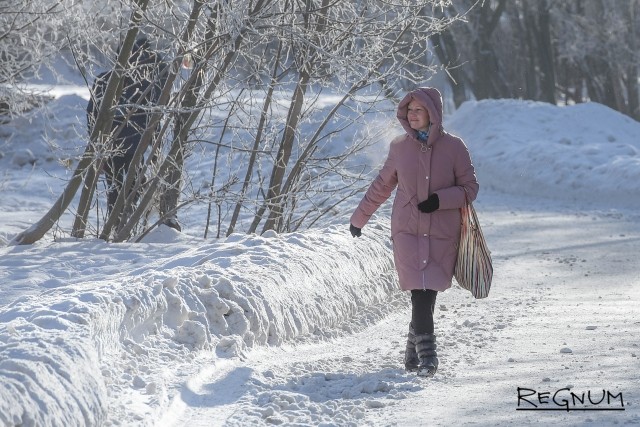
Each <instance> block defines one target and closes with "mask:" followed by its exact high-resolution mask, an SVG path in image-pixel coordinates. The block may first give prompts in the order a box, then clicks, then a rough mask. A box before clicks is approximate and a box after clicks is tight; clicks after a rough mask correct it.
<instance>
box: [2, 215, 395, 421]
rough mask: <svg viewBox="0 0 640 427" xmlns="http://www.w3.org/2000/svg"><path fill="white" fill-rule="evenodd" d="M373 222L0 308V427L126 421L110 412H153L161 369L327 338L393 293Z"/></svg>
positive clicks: (162, 393) (260, 242) (249, 241)
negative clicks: (138, 403) (130, 402)
mask: <svg viewBox="0 0 640 427" xmlns="http://www.w3.org/2000/svg"><path fill="white" fill-rule="evenodd" d="M372 225H373V226H369V227H368V228H367V233H366V234H365V235H364V236H363V237H362V238H361V239H353V238H352V237H351V236H349V235H348V233H346V232H345V230H343V229H337V228H333V229H326V230H319V231H315V232H307V233H293V234H288V235H283V236H279V235H276V234H267V235H263V236H262V237H260V236H246V235H231V236H229V237H228V238H227V239H226V240H225V241H220V242H215V243H209V244H202V245H200V246H198V247H195V248H186V247H185V248H183V256H182V257H181V258H173V259H172V261H171V262H169V263H168V264H167V265H164V266H157V267H156V268H155V270H151V272H150V273H149V274H147V275H141V276H139V277H135V276H131V277H130V278H129V279H127V280H124V281H112V282H108V281H105V282H101V283H86V284H84V285H83V286H77V285H75V286H59V287H56V288H55V289H53V290H51V291H49V292H45V293H44V294H42V295H40V296H37V297H33V298H20V299H18V300H16V301H15V302H13V303H12V304H10V305H9V306H7V307H5V308H4V309H2V311H0V324H1V326H0V383H2V384H3V387H2V388H0V424H2V425H24V426H30V425H37V426H48V425H96V424H99V423H100V422H102V421H103V420H104V418H105V416H106V411H110V412H118V411H122V413H123V416H125V417H126V416H131V408H128V409H125V408H124V407H122V408H113V407H109V405H110V404H113V402H114V400H110V398H113V397H114V395H117V394H119V393H136V392H137V393H138V396H137V399H141V398H148V397H149V396H151V397H153V399H155V401H156V402H157V404H156V405H150V407H155V408H156V410H160V408H161V407H162V406H163V404H166V401H167V399H168V397H167V388H166V384H165V382H164V378H165V377H166V372H165V370H166V369H167V366H171V369H172V370H179V369H181V366H184V364H185V363H187V364H188V363H189V362H190V361H193V360H194V358H196V357H198V354H199V353H203V352H209V353H213V354H217V356H218V357H231V356H241V355H242V352H243V350H244V349H246V348H248V347H252V346H254V345H257V344H260V345H279V344H281V343H282V342H284V341H286V340H290V339H292V338H295V337H299V336H301V335H305V334H312V335H316V336H323V335H324V334H325V331H330V330H332V328H333V330H334V332H333V333H335V328H336V327H338V326H339V325H341V324H342V323H343V322H344V321H345V320H348V319H349V318H350V317H351V316H354V315H356V314H357V312H358V311H359V310H360V309H361V308H363V307H371V306H375V305H380V304H383V303H384V301H386V300H388V299H389V295H390V293H391V292H393V291H394V290H396V283H395V279H394V275H393V269H392V264H391V260H390V257H389V256H388V255H389V247H388V246H389V244H390V243H388V241H389V239H388V238H387V236H388V229H387V228H386V226H384V225H382V224H380V223H376V224H372ZM171 231H173V230H171ZM163 233H164V234H163ZM167 236H168V237H167ZM171 238H175V239H179V237H177V236H173V235H171V232H170V231H167V229H166V228H164V227H163V228H161V229H159V230H158V231H157V232H156V233H152V234H151V235H150V236H148V239H149V241H154V242H158V241H159V242H165V243H154V244H155V245H158V244H159V245H162V244H180V242H179V241H177V240H176V241H173V242H171V241H170V240H169V239H171ZM147 244H149V243H147ZM132 246H135V245H132ZM138 246H139V245H138ZM382 311H384V310H382ZM347 328H348V327H347ZM119 354H120V357H117V356H118V355H119ZM114 361H116V362H115V363H114ZM110 395H111V396H110ZM141 396H142V397H141ZM131 398H132V399H135V398H136V397H135V396H134V397H131ZM125 400H126V399H125ZM117 401H118V402H122V401H123V399H122V398H120V397H119V398H118V400H117ZM146 410H148V407H147V409H146ZM134 413H135V412H134ZM148 415H152V416H151V417H149V418H147V421H150V420H152V419H154V418H155V417H157V414H138V416H139V417H140V418H139V419H138V421H140V420H141V419H142V418H146V417H147V416H148ZM131 421H135V420H131Z"/></svg>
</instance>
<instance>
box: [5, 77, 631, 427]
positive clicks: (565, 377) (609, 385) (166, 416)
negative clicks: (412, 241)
mask: <svg viewBox="0 0 640 427" xmlns="http://www.w3.org/2000/svg"><path fill="white" fill-rule="evenodd" d="M57 89H60V88H57ZM65 90H66V93H67V94H63V93H62V91H60V90H58V91H57V92H56V91H53V92H52V93H54V94H57V95H58V96H57V98H56V99H55V100H54V101H52V104H51V105H50V106H49V107H50V109H49V110H47V111H48V112H42V113H41V112H35V113H34V114H33V115H32V116H30V117H29V118H25V119H20V120H14V121H11V122H9V123H5V124H3V125H0V138H2V139H1V140H0V283H1V286H0V425H3V426H17V425H20V426H91V425H106V426H131V425H139V426H246V425H295V426H307V425H308V426H394V425H397V426H417V425H426V426H445V425H446V426H449V425H476V426H485V425H486V426H501V425H502V426H507V425H559V426H560V425H561V426H566V425H571V426H581V425H585V426H614V425H615V426H617V425H633V424H640V359H639V357H638V356H639V355H640V348H639V347H638V344H639V340H638V336H640V315H639V314H638V313H639V311H638V306H639V305H640V273H639V272H640V257H639V255H638V254H639V253H640V224H639V219H640V215H639V214H638V213H637V209H638V207H640V184H639V183H640V155H639V152H640V138H638V135H640V123H638V122H635V121H633V120H631V119H629V118H626V117H624V116H622V115H620V114H618V113H616V112H615V111H612V110H610V109H608V108H606V107H604V106H602V105H598V104H581V105H576V106H565V107H557V106H552V105H548V104H543V103H533V102H525V101H517V100H493V101H482V102H468V103H466V104H464V105H463V106H462V107H461V108H460V109H459V110H457V111H455V112H453V114H451V115H450V116H447V118H446V121H445V128H446V129H448V130H449V131H451V132H452V133H455V134H458V135H460V136H462V137H463V138H464V140H465V141H466V143H467V145H468V147H469V149H470V151H471V154H472V157H473V159H474V163H475V165H476V167H477V172H478V176H479V180H480V185H481V190H480V193H479V197H478V200H477V201H476V203H475V205H476V208H477V210H478V214H479V216H480V220H481V222H482V225H483V229H484V233H485V235H486V237H487V240H488V242H489V245H490V248H491V249H492V255H493V259H494V270H495V275H494V282H493V286H492V290H491V293H490V296H489V298H487V299H485V300H474V299H473V298H472V297H471V295H470V294H468V292H467V291H464V290H462V289H460V288H459V287H457V286H456V285H454V286H453V287H452V288H451V289H449V290H447V291H445V292H443V293H441V294H439V296H438V301H437V306H436V333H437V334H438V340H439V345H440V347H439V356H440V370H439V371H438V374H437V375H436V376H435V377H434V378H433V379H423V378H418V377H416V376H415V374H409V373H406V372H404V370H403V369H402V353H403V350H404V341H405V334H406V330H407V325H408V321H409V300H408V295H407V294H405V293H402V292H401V291H399V290H398V289H397V283H396V277H395V272H394V270H393V263H392V257H391V248H390V242H389V226H388V222H389V213H390V212H389V209H390V203H387V204H385V205H384V206H383V208H381V209H380V211H379V212H378V213H377V215H376V217H375V219H374V220H373V221H372V223H370V224H369V225H367V227H365V228H364V229H363V237H362V238H360V239H353V238H352V237H351V236H350V234H349V232H348V216H347V215H345V216H344V217H341V218H336V219H335V221H334V223H333V224H332V225H328V226H322V227H319V228H316V229H312V230H305V231H301V232H296V233H290V234H281V235H278V234H275V233H267V234H264V235H262V236H258V235H244V234H232V235H231V236H230V237H228V238H225V239H218V240H216V239H206V240H204V239H202V238H201V237H199V236H200V235H201V231H202V225H201V224H200V222H202V221H201V217H196V216H195V214H193V216H192V217H189V216H188V215H186V216H185V217H181V220H182V221H184V224H185V227H184V228H183V233H177V232H175V230H172V229H168V228H164V227H161V228H159V229H157V230H155V231H154V232H152V233H151V234H149V235H148V236H147V237H146V238H145V240H144V241H143V242H142V243H138V244H134V243H121V244H107V243H105V242H103V241H101V240H96V239H92V238H86V239H83V240H75V239H71V238H69V237H68V236H67V234H66V231H65V230H68V228H69V225H70V221H71V219H72V217H71V215H66V216H65V217H63V219H62V221H61V224H60V227H59V228H55V229H53V230H52V231H51V233H49V234H48V235H47V236H46V237H45V238H44V239H43V240H42V241H40V242H37V243H36V244H33V245H29V246H14V245H10V244H9V242H10V241H11V239H12V237H13V236H15V235H16V234H17V233H19V232H20V231H23V230H24V229H26V228H28V227H29V226H30V225H31V224H33V223H34V222H36V221H37V220H39V219H40V218H41V216H42V215H43V214H44V213H45V212H46V211H47V210H48V208H49V207H50V206H51V204H52V203H53V201H54V200H55V199H56V198H57V197H58V195H59V194H60V192H61V190H62V188H64V185H65V181H64V178H65V176H68V172H67V169H65V168H64V164H63V163H64V162H60V160H61V159H62V160H64V158H65V153H68V152H70V151H72V150H73V149H74V148H78V146H80V147H81V144H82V143H83V142H82V141H83V140H82V138H83V136H82V132H83V127H82V126H83V116H82V114H83V112H82V110H83V108H84V103H85V100H84V99H83V98H82V96H78V95H77V94H78V93H79V94H81V95H82V93H83V92H82V91H81V90H80V89H79V88H75V89H74V88H65ZM51 111H55V112H56V114H52V113H51ZM389 120H390V122H392V120H393V114H390V116H389ZM45 133H46V134H47V135H48V137H49V139H53V140H55V141H57V143H58V144H59V146H58V147H55V148H51V147H50V146H47V145H45V144H44V143H43V142H42V141H43V135H44V134H45ZM388 142H389V141H387V140H384V141H380V145H379V146H378V147H374V150H373V151H372V153H371V157H372V158H376V152H384V151H385V150H386V148H385V144H388ZM378 160H380V159H379V156H378ZM372 178H373V176H372ZM356 199H357V198H356ZM358 201H359V200H353V201H350V203H352V204H353V205H354V206H355V204H356V203H357V202H358ZM189 212H191V211H189ZM583 395H584V398H583ZM581 398H583V402H580V399H581ZM576 399H577V400H576Z"/></svg>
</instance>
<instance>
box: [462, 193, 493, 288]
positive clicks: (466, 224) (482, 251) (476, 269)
mask: <svg viewBox="0 0 640 427" xmlns="http://www.w3.org/2000/svg"><path fill="white" fill-rule="evenodd" d="M460 213H461V216H462V228H461V231H460V245H459V246H458V259H457V261H456V268H455V271H454V277H455V278H456V281H457V282H458V284H459V285H460V286H461V287H463V288H465V289H467V290H468V291H470V292H471V294H472V295H473V296H474V297H475V298H486V297H487V296H489V288H490V287H491V279H492V278H493V265H492V262H491V252H490V251H489V248H488V247H487V242H486V241H485V240H484V235H483V234H482V229H481V228H480V222H478V215H476V210H475V209H474V207H473V204H471V203H470V202H468V203H466V204H465V206H464V207H463V208H462V209H461V210H460Z"/></svg>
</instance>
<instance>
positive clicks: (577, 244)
mask: <svg viewBox="0 0 640 427" xmlns="http://www.w3.org/2000/svg"><path fill="white" fill-rule="evenodd" d="M481 203H482V204H481V205H479V207H481V209H482V211H481V212H482V213H481V215H482V216H481V221H483V224H484V228H485V234H486V235H487V237H488V239H489V241H490V242H491V246H492V250H493V255H494V262H495V277H494V288H493V289H492V293H491V296H490V298H489V299H487V300H482V301H474V300H473V299H471V297H470V296H469V295H467V293H466V291H463V290H461V289H459V288H452V289H451V290H449V291H447V292H445V293H442V294H440V295H439V299H438V303H437V309H436V318H437V323H436V332H437V333H438V334H439V340H440V360H441V367H440V370H439V372H438V375H437V376H436V377H435V378H434V379H431V380H425V379H420V378H417V377H415V376H414V375H412V374H407V373H405V372H404V371H403V370H402V369H401V361H402V350H403V348H404V334H405V332H406V324H407V321H408V318H409V310H408V300H407V299H406V298H407V297H406V295H402V294H399V295H398V297H397V298H396V299H395V300H394V301H392V302H391V305H392V309H391V311H390V314H389V315H387V316H385V317H384V318H383V319H382V320H381V321H379V322H376V323H375V324H371V325H369V326H366V327H365V328H364V329H361V330H357V331H356V332H355V333H353V334H350V333H342V334H340V333H337V334H338V336H337V337H336V338H334V339H331V340H328V341H324V342H316V343H309V342H301V343H295V344H287V345H283V346H279V347H277V348H264V347H262V348H257V349H254V350H252V351H251V352H249V353H248V354H246V357H245V358H244V360H242V361H238V360H236V361H234V362H229V361H221V360H219V359H218V360H217V362H214V363H213V364H212V365H211V366H210V367H209V368H207V369H206V370H204V371H201V372H199V373H198V374H197V375H195V376H193V377H192V378H191V379H190V380H189V381H187V382H185V384H184V386H183V388H182V390H181V391H180V393H179V394H178V395H177V396H176V397H175V398H174V399H173V401H172V405H171V406H170V407H169V409H168V410H167V411H166V412H165V415H164V417H163V418H162V419H161V421H160V423H159V425H162V426H184V425H190V426H210V425H228V426H241V425H271V424H276V425H277V424H284V425H376V426H378V425H399V426H405V425H420V424H422V425H451V422H452V420H456V421H455V424H456V425H505V426H506V425H513V424H514V423H516V424H519V425H583V424H584V425H599V426H600V425H621V424H622V425H624V424H636V423H640V400H639V399H640V369H639V368H640V359H639V358H638V356H639V355H640V348H639V347H638V340H637V337H638V336H640V316H639V315H638V314H637V313H638V312H637V309H636V307H637V306H638V304H639V303H640V280H639V274H638V272H639V271H640V257H638V255H637V254H638V253H640V226H638V225H637V222H635V221H634V220H636V219H637V217H636V216H635V215H634V214H631V213H630V214H627V215H623V214H621V213H619V212H605V211H599V212H597V211H593V212H588V211H583V210H579V209H577V208H576V207H572V206H564V207H562V204H561V203H559V202H554V203H552V202H546V205H545V202H544V201H542V202H541V201H540V200H537V201H535V203H534V201H532V200H526V199H517V198H514V197H506V196H504V195H497V194H487V193H485V194H484V197H483V198H482V202H481ZM541 204H542V206H540V205H541ZM536 205H538V206H537V207H535V208H533V209H534V210H529V209H530V208H531V207H532V206H536ZM365 231H366V229H365ZM374 309H375V308H374ZM361 317H362V318H363V319H366V318H367V316H366V314H364V315H363V316H361ZM350 321H351V322H353V323H354V324H356V325H357V324H358V323H359V322H358V321H357V320H353V319H351V320H350ZM362 323H366V322H362ZM356 329H358V328H357V327H356ZM215 363H218V365H216V364H215ZM518 387H521V388H522V391H521V392H520V393H521V396H522V397H523V398H522V399H520V400H519V399H518ZM567 388H568V389H570V391H569V390H563V389H567ZM533 390H535V392H536V393H542V394H541V395H540V396H541V397H539V395H538V394H535V395H532V396H530V394H531V393H533ZM603 390H604V392H603ZM556 392H558V394H557V395H556V401H557V402H559V404H560V406H559V405H558V404H555V403H554V400H553V397H554V395H555V393H556ZM570 392H573V393H574V394H575V395H577V396H582V394H583V393H584V394H585V395H586V396H588V393H589V392H591V396H592V402H598V401H599V400H600V399H601V397H602V395H603V393H605V395H608V396H609V397H610V399H609V400H610V403H609V404H607V400H605V402H603V403H601V404H600V405H593V404H591V405H590V404H589V402H588V400H587V405H586V406H589V407H591V408H598V409H602V408H605V407H606V408H608V409H616V410H607V411H581V410H572V411H570V412H567V411H564V410H561V411H559V410H552V411H544V412H543V411H537V412H531V411H522V410H518V408H521V409H524V408H527V409H531V408H533V405H532V404H531V403H529V402H533V403H535V404H536V405H537V406H538V407H539V408H547V409H549V408H552V407H553V408H554V409H563V408H564V407H563V406H561V405H562V403H563V399H568V400H570V401H571V400H572V399H571V397H570V396H571V395H570V394H569V393H570ZM545 393H549V394H545ZM620 393H622V395H621V397H620V395H619V394H620ZM620 398H622V401H623V402H624V411H621V410H617V409H621V403H620ZM540 401H542V402H543V403H542V404H541V403H540ZM571 403H573V402H571ZM578 403H579V402H578ZM518 404H520V405H518ZM576 406H577V407H584V406H585V405H579V404H578V405H576Z"/></svg>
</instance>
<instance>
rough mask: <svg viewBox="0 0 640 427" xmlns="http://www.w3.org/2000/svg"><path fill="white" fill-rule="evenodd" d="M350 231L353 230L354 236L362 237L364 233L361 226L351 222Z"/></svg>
mask: <svg viewBox="0 0 640 427" xmlns="http://www.w3.org/2000/svg"><path fill="white" fill-rule="evenodd" d="M349 231H350V232H351V235H352V236H353V237H360V236H361V235H362V229H361V228H358V227H356V226H355V225H353V224H350V226H349Z"/></svg>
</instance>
